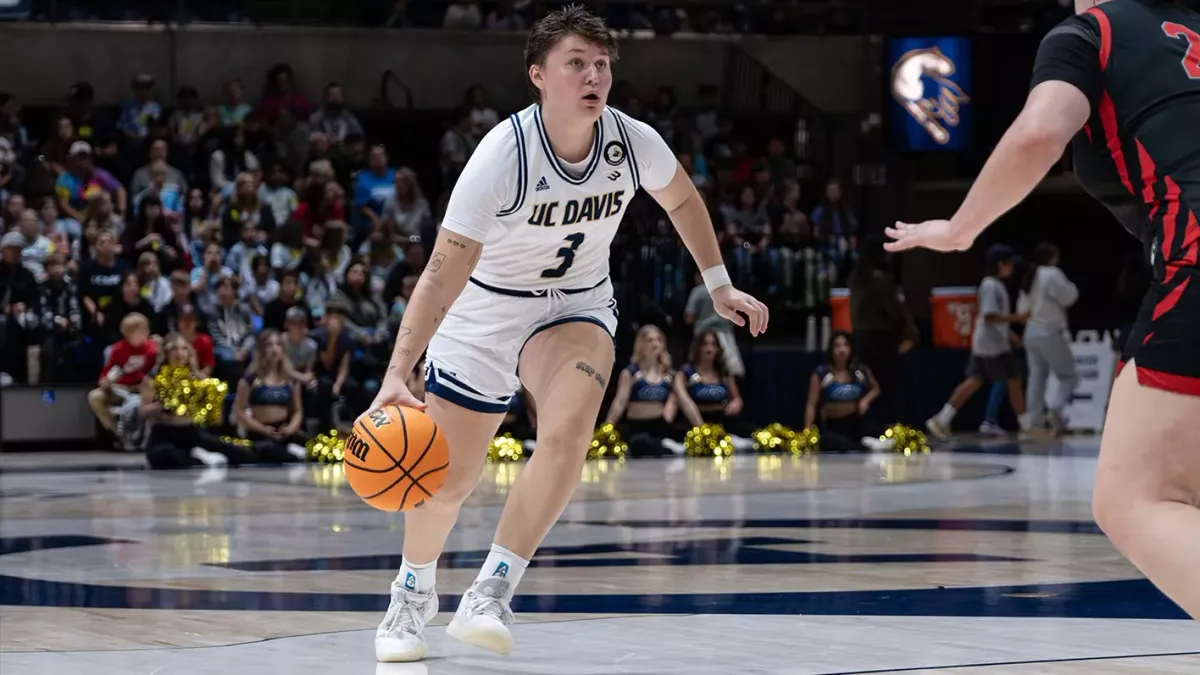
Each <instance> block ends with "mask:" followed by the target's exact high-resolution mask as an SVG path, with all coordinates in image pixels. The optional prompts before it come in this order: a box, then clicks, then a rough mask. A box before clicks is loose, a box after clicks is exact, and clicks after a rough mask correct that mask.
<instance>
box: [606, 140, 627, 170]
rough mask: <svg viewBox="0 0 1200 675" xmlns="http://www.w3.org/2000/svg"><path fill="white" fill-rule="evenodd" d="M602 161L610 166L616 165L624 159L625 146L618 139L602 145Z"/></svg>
mask: <svg viewBox="0 0 1200 675" xmlns="http://www.w3.org/2000/svg"><path fill="white" fill-rule="evenodd" d="M604 161H606V162H608V163H609V165H611V166H617V165H618V164H620V163H621V162H623V161H625V146H624V145H621V142H620V141H610V142H609V144H608V145H606V146H604Z"/></svg>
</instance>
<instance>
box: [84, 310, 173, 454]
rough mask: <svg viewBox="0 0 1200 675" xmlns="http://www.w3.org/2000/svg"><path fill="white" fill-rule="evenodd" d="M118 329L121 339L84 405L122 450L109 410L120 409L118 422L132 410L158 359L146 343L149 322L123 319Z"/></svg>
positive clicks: (155, 349) (131, 317) (152, 346)
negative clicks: (143, 382)
mask: <svg viewBox="0 0 1200 675" xmlns="http://www.w3.org/2000/svg"><path fill="white" fill-rule="evenodd" d="M120 329H121V330H120V333H121V335H122V339H121V340H120V341H118V342H117V343H116V344H114V345H113V346H112V349H111V350H110V351H109V354H108V358H107V359H105V362H104V367H103V368H102V369H101V371H100V379H99V385H98V386H97V387H96V388H95V389H93V390H92V391H91V392H90V393H88V405H89V406H90V407H91V409H92V413H93V414H95V415H96V419H97V420H98V421H99V422H100V425H101V426H103V427H104V428H105V429H106V430H107V431H108V432H109V433H111V434H113V435H114V436H116V437H117V439H118V441H117V442H118V446H119V447H121V448H122V449H124V447H125V446H124V443H123V442H122V440H121V439H122V437H123V435H124V434H123V433H122V431H123V429H122V428H120V427H118V420H117V416H116V415H114V413H113V408H114V407H120V408H123V409H124V410H123V411H122V412H121V414H122V418H124V416H125V414H126V413H128V412H129V408H130V406H132V407H133V408H134V409H136V406H137V405H138V402H139V401H138V399H137V393H138V389H139V387H140V386H141V384H142V380H143V379H145V377H146V374H147V373H149V372H150V369H151V368H152V367H153V366H154V363H155V360H156V359H157V358H158V346H157V345H156V344H155V343H154V341H153V340H151V339H150V321H149V320H148V319H147V318H146V317H145V316H143V315H141V314H130V315H128V316H126V317H125V318H124V319H122V320H121V325H120Z"/></svg>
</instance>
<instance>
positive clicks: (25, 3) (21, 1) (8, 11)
mask: <svg viewBox="0 0 1200 675" xmlns="http://www.w3.org/2000/svg"><path fill="white" fill-rule="evenodd" d="M29 1H30V0H0V19H24V18H25V17H27V16H29Z"/></svg>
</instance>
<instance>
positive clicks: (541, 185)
mask: <svg viewBox="0 0 1200 675" xmlns="http://www.w3.org/2000/svg"><path fill="white" fill-rule="evenodd" d="M549 189H550V184H549V183H547V182H546V177H545V176H542V179H541V180H539V181H538V184H537V187H535V188H534V189H533V191H534V192H541V191H542V190H549Z"/></svg>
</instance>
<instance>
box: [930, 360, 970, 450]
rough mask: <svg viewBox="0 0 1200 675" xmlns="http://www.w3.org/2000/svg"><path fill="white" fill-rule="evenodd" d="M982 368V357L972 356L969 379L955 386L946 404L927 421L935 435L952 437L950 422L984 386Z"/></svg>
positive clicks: (943, 437)
mask: <svg viewBox="0 0 1200 675" xmlns="http://www.w3.org/2000/svg"><path fill="white" fill-rule="evenodd" d="M982 368H983V366H982V365H981V359H980V357H978V356H972V357H971V362H970V363H969V364H968V365H967V379H965V380H963V381H962V382H960V383H959V385H958V386H957V387H955V388H954V392H953V393H951V394H950V400H949V401H947V402H946V405H944V406H942V409H941V410H939V411H938V413H937V414H936V415H934V416H933V417H930V418H929V419H928V420H926V421H925V427H926V428H928V429H929V431H931V432H932V433H933V435H934V436H937V437H938V438H942V439H945V438H949V437H950V423H951V422H953V421H954V416H955V415H957V414H958V411H959V409H960V408H962V407H963V406H964V405H966V403H967V401H969V400H971V397H972V396H974V395H975V392H977V391H979V388H980V387H982V386H983V374H982Z"/></svg>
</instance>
